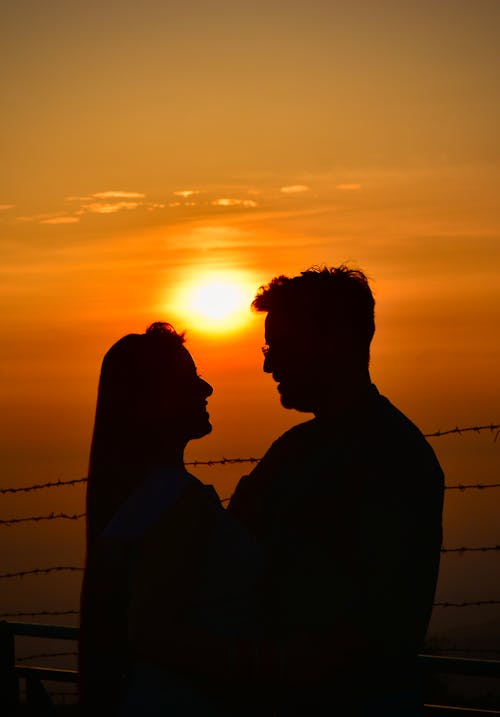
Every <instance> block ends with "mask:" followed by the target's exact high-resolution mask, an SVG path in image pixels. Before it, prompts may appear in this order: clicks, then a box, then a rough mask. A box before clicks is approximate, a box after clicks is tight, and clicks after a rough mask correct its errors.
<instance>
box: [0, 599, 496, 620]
mask: <svg viewBox="0 0 500 717" xmlns="http://www.w3.org/2000/svg"><path fill="white" fill-rule="evenodd" d="M482 605H500V600H464V601H463V602H448V601H445V602H435V603H433V607H443V608H448V607H480V606H482ZM79 614H80V611H79V610H38V611H36V612H4V613H0V618H1V619H4V618H11V617H40V616H56V615H57V616H61V615H79Z"/></svg>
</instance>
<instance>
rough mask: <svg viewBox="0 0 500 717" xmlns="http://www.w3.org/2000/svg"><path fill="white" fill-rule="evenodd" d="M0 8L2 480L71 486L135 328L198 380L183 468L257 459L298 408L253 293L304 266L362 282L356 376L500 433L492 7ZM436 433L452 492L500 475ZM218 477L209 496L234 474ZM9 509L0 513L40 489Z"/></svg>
mask: <svg viewBox="0 0 500 717" xmlns="http://www.w3.org/2000/svg"><path fill="white" fill-rule="evenodd" d="M1 14H2V22H1V29H0V33H1V37H0V53H1V58H0V60H1V61H0V72H1V73H2V106H3V109H2V113H1V119H0V122H1V132H0V141H1V143H2V153H1V156H2V169H1V172H0V227H1V247H2V262H1V265H0V273H1V283H0V293H1V314H0V317H1V318H0V321H1V336H2V348H1V351H0V384H1V392H0V395H1V401H2V410H1V414H0V421H1V425H0V450H1V455H2V459H1V460H2V463H1V465H2V479H1V483H2V485H29V484H30V483H33V482H40V481H44V480H51V479H58V478H61V479H63V480H64V479H70V478H78V477H81V476H83V475H85V472H86V469H87V456H88V449H89V441H90V435H91V429H92V421H93V412H94V406H95V397H96V387H97V379H98V373H99V366H100V362H101V359H102V356H103V354H104V352H105V351H106V350H107V348H109V346H110V345H111V344H112V343H113V342H114V341H116V340H117V339H118V338H119V337H120V336H122V335H124V334H126V333H130V332H142V331H144V329H145V328H146V326H147V325H148V324H149V323H151V322H152V321H154V320H166V321H170V322H171V323H173V324H174V325H175V326H176V328H178V329H179V330H186V331H187V347H188V348H189V349H190V350H191V351H192V353H193V355H194V358H195V361H196V363H197V365H198V367H199V370H200V373H201V374H202V375H203V376H204V377H205V378H206V379H207V380H208V381H210V382H211V383H212V384H213V385H214V389H215V391H214V395H213V397H212V399H210V405H209V410H210V413H211V416H212V421H213V425H214V430H213V434H212V435H211V436H210V437H208V438H206V439H204V440H203V441H200V442H197V443H195V444H193V445H192V446H190V447H189V449H188V457H190V458H201V459H207V458H221V457H222V456H250V455H253V456H255V455H257V456H258V455H262V453H263V451H264V450H265V449H266V447H267V446H268V445H269V444H270V443H271V442H272V440H274V439H275V438H276V437H277V436H278V435H279V434H280V433H281V432H282V431H283V430H285V429H286V428H287V427H289V426H291V425H292V424H294V423H296V422H298V421H299V420H305V419H306V418H308V417H309V416H305V415H302V416H301V415H299V414H297V413H295V412H286V411H285V410H284V409H283V408H281V407H280V405H279V401H278V397H277V394H276V390H275V388H274V385H273V382H272V379H271V378H270V377H268V376H265V375H264V374H263V373H262V370H261V368H262V355H261V352H260V347H261V345H262V344H263V343H264V337H263V318H262V316H259V315H255V314H252V313H251V312H250V310H249V308H248V304H249V302H250V301H251V299H252V297H253V293H254V292H255V291H256V289H257V288H258V287H259V286H260V285H261V284H264V283H267V282H268V281H269V280H270V279H271V278H272V277H273V276H275V275H276V274H280V273H288V274H295V273H298V272H299V271H301V270H303V269H306V268H307V267H309V266H311V265H316V264H327V265H337V264H340V263H347V264H349V265H351V266H355V267H359V268H362V269H363V270H364V271H365V272H366V273H367V274H368V276H369V277H370V278H371V280H372V288H373V291H374V294H375V298H376V302H377V304H376V321H377V332H376V337H375V341H374V344H373V351H372V378H373V380H374V381H375V383H376V384H377V386H378V388H379V390H380V391H381V392H382V393H383V394H385V395H387V396H388V397H389V398H390V399H391V400H392V401H393V402H394V403H395V404H396V405H397V406H398V407H399V408H401V409H402V410H403V411H404V412H405V413H407V414H408V415H409V416H410V418H412V419H413V420H415V421H416V422H417V424H418V425H419V426H420V427H421V428H422V429H423V430H424V431H434V430H437V429H439V428H441V429H444V428H451V427H454V426H456V425H462V426H463V425H475V424H484V423H490V422H494V423H495V422H497V423H498V422H500V378H499V366H500V335H499V326H500V281H499V269H500V202H499V186H500V171H499V169H500V143H499V138H498V128H499V127H500V94H499V91H498V88H499V83H500V72H499V71H500V53H499V51H498V47H499V35H500V3H499V2H498V1H497V0H474V1H471V0H438V1H437V0H418V2H417V1H416V0H415V1H413V0H377V1H376V2H375V1H372V0H324V1H323V0H308V1H307V2H306V1H305V0H252V2H249V1H248V2H247V1H246V0H241V1H238V0H232V1H231V2H230V1H229V0H211V1H210V2H207V1H206V0H182V2H181V1H180V0H142V1H141V2H133V1H132V0H120V1H119V2H118V0H85V2H83V0H67V1H66V2H63V1H62V0H39V1H37V0H31V1H30V0H15V1H14V0H3V1H2V2H1ZM214 277H215V278H214ZM211 278H212V279H214V280H217V281H219V282H220V281H227V282H233V284H235V285H236V287H237V290H238V291H239V292H240V295H239V297H238V301H240V302H243V305H244V307H246V308H243V309H241V310H240V311H239V314H238V316H237V317H236V319H235V317H232V319H231V321H227V322H226V323H224V322H223V321H221V320H219V321H216V320H215V321H214V320H213V319H210V318H206V317H205V318H203V317H200V315H199V314H198V313H197V308H196V305H195V304H193V302H194V301H195V299H194V298H193V292H195V291H196V290H197V287H198V289H199V287H201V286H203V285H205V284H206V283H207V282H208V281H209V280H210V279H211ZM203 302H204V299H202V301H201V303H202V305H203ZM441 440H442V441H443V443H440V444H439V445H435V444H434V447H435V449H436V451H438V450H439V452H438V455H439V457H440V458H441V460H442V462H443V465H444V466H445V469H446V470H447V477H448V476H449V482H459V481H466V480H468V479H470V478H474V479H481V480H484V481H486V482H488V481H490V482H494V481H495V477H496V474H497V473H498V460H499V458H498V456H499V453H498V452H499V451H500V440H499V441H497V442H496V444H493V442H492V439H491V438H484V437H483V436H474V437H471V438H467V437H464V438H458V439H457V438H455V439H454V441H455V442H454V443H450V441H449V440H448V439H446V440H448V442H447V443H445V442H444V441H445V439H441ZM238 468H239V467H238ZM212 470H215V469H212ZM224 470H225V469H224V468H221V470H220V473H211V480H213V482H214V483H215V484H216V485H217V486H218V487H219V489H220V491H221V492H223V493H225V494H227V493H228V491H230V490H231V489H232V486H233V485H234V481H235V480H236V478H237V476H238V475H239V474H241V473H243V472H245V471H246V470H248V466H245V467H243V468H241V469H239V470H238V471H236V472H233V473H231V474H229V473H224V472H223V471H224ZM472 473H473V474H474V475H471V474H472ZM229 475H230V476H231V477H230V478H228V476H229ZM492 493H493V491H490V503H489V505H490V508H489V510H490V512H488V510H487V507H485V506H483V507H479V508H478V509H477V510H478V515H481V516H482V519H483V518H484V516H487V517H486V518H485V521H486V524H488V525H490V524H491V526H492V525H493V524H495V525H497V524H498V523H497V518H495V516H494V514H493V513H492V512H491V498H492ZM72 495H76V494H72ZM78 496H79V497H78V500H80V501H81V493H79V494H78ZM27 500H28V498H27ZM29 500H30V501H31V502H29V503H22V502H19V503H16V506H15V508H14V504H9V505H12V508H10V507H9V508H8V511H9V513H10V512H11V511H14V510H15V512H16V513H26V512H28V513H29V512H30V510H38V511H40V510H45V511H46V510H51V509H52V501H53V500H55V496H54V495H50V496H49V494H48V493H47V494H43V495H42V494H41V493H40V494H38V496H37V498H36V500H35V498H33V499H29ZM71 500H74V498H72V499H71ZM463 506H464V504H463V503H462V504H461V507H460V506H458V507H457V508H456V509H455V508H453V511H454V512H453V514H452V515H451V514H450V516H451V517H450V519H449V520H450V525H451V524H453V526H455V527H456V526H457V525H459V524H460V520H461V519H462V518H461V516H463V515H464V514H465V513H466V511H465V509H464V507H463ZM79 507H80V508H81V505H79V506H78V505H76V503H75V510H77V509H78V508H79ZM483 522H484V521H483ZM483 527H484V526H483ZM33 530H39V528H36V529H35V528H33ZM54 530H55V529H54ZM60 530H62V528H60ZM80 530H81V526H80ZM471 530H472V528H471ZM26 535H27V534H26ZM30 535H31V533H30ZM464 535H465V533H464ZM457 536H459V537H460V538H461V537H462V533H460V532H459V533H457ZM459 537H457V539H459ZM466 538H467V539H468V540H469V541H473V540H476V537H475V536H473V535H472V534H471V533H470V532H469V533H467V535H465V537H464V540H465V539H466ZM478 539H479V540H480V538H478ZM489 539H490V540H491V541H493V542H495V540H496V542H498V541H499V536H498V535H497V536H496V538H495V537H494V536H493V533H492V534H491V535H490V536H489ZM78 540H79V539H78V538H76V537H75V538H74V542H71V541H69V544H70V545H73V544H78V545H79V546H80V545H81V543H78ZM78 549H79V550H80V547H79V548H78ZM75 559H76V558H75ZM40 560H42V558H41V557H40ZM18 562H19V561H18ZM22 562H25V563H26V562H30V561H29V559H28V558H24V559H23V561H22ZM49 562H50V561H49ZM18 567H19V566H18ZM499 593H500V588H499ZM490 597H491V595H490Z"/></svg>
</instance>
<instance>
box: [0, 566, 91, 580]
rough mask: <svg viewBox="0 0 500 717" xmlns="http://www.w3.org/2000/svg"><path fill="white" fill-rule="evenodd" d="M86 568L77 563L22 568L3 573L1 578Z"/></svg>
mask: <svg viewBox="0 0 500 717" xmlns="http://www.w3.org/2000/svg"><path fill="white" fill-rule="evenodd" d="M83 569H84V568H80V567H77V566H75V565H55V566H51V567H50V568H33V570H21V571H19V572H17V573H1V574H0V578H24V577H25V576H26V575H42V574H44V573H53V572H63V571H64V570H71V571H83Z"/></svg>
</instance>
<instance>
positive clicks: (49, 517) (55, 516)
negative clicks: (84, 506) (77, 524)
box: [0, 513, 86, 527]
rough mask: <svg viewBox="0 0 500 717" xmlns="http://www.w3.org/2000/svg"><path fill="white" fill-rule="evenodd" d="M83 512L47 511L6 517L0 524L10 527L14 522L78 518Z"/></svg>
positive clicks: (83, 515)
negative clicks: (19, 516)
mask: <svg viewBox="0 0 500 717" xmlns="http://www.w3.org/2000/svg"><path fill="white" fill-rule="evenodd" d="M85 515H86V514H85V513H75V514H73V515H69V514H68V513H49V515H30V516H28V517H27V518H7V520H0V525H5V526H7V527H10V526H11V525H15V524H16V523H28V522H35V523H37V522H39V521H41V520H57V519H59V518H63V519H65V520H79V519H80V518H84V517H85Z"/></svg>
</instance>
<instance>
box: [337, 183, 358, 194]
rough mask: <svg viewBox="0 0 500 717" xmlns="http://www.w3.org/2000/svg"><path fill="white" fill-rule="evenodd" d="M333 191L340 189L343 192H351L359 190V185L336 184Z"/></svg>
mask: <svg viewBox="0 0 500 717" xmlns="http://www.w3.org/2000/svg"><path fill="white" fill-rule="evenodd" d="M335 189H341V190H342V191H344V192H352V191H354V190H355V189H361V184H356V183H354V182H353V183H346V184H336V185H335Z"/></svg>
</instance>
